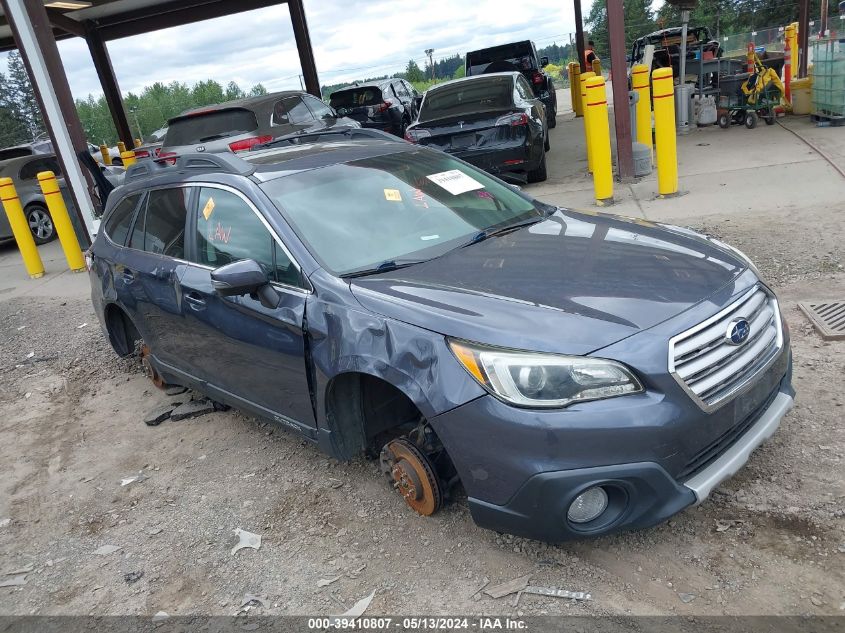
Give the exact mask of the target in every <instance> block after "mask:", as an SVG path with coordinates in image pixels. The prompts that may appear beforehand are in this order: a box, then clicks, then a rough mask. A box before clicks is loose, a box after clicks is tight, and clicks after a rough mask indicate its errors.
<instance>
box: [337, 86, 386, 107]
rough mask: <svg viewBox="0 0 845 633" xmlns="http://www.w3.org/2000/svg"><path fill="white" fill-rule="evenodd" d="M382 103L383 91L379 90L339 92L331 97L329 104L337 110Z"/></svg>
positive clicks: (365, 89)
mask: <svg viewBox="0 0 845 633" xmlns="http://www.w3.org/2000/svg"><path fill="white" fill-rule="evenodd" d="M381 102H382V96H381V90H379V89H378V88H353V89H351V90H339V91H338V92H335V93H334V94H332V96H331V97H329V103H330V104H331V106H332V107H333V108H334V109H335V110H337V109H338V108H357V107H358V106H370V105H376V104H377V103H381Z"/></svg>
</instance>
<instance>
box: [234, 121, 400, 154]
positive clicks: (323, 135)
mask: <svg viewBox="0 0 845 633" xmlns="http://www.w3.org/2000/svg"><path fill="white" fill-rule="evenodd" d="M338 137H343V138H347V139H350V140H355V139H363V138H367V139H376V140H380V141H391V142H394V143H404V142H405V141H404V140H402V139H401V138H399V137H398V136H394V135H393V134H389V133H387V132H384V131H383V130H373V129H370V128H357V127H345V128H342V129H337V130H336V129H327V130H315V131H314V132H294V133H293V134H285V135H284V136H277V137H276V138H274V139H273V140H272V141H267V142H266V143H261V144H260V145H253V146H252V147H251V148H250V151H258V150H262V149H267V148H270V147H282V146H285V145H302V144H305V143H319V142H320V141H326V140H334V139H337V138H338Z"/></svg>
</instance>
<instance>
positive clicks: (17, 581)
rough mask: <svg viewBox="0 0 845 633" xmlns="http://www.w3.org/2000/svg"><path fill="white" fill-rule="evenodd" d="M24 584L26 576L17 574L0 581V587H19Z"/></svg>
mask: <svg viewBox="0 0 845 633" xmlns="http://www.w3.org/2000/svg"><path fill="white" fill-rule="evenodd" d="M25 584H26V574H18V575H17V576H12V577H11V578H4V579H3V580H0V587H21V586H23V585H25Z"/></svg>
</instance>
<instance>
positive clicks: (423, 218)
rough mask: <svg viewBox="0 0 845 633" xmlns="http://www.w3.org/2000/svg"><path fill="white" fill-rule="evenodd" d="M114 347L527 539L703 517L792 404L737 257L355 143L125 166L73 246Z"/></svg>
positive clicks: (454, 162) (356, 135)
mask: <svg viewBox="0 0 845 633" xmlns="http://www.w3.org/2000/svg"><path fill="white" fill-rule="evenodd" d="M90 257H91V281H92V298H93V302H94V306H95V309H96V312H97V314H98V316H99V318H100V320H101V323H102V325H103V328H104V331H105V332H106V334H107V336H108V337H109V339H110V341H111V343H112V345H113V346H114V348H115V350H116V351H117V352H118V353H120V354H124V355H125V354H129V353H131V352H132V350H133V349H134V347H135V343H136V341H137V340H138V339H142V340H143V344H142V345H143V349H144V350H145V355H146V358H145V362H146V363H147V365H148V367H149V368H150V371H151V373H152V374H153V376H154V377H155V378H157V380H158V381H159V382H160V383H170V384H179V385H185V386H189V387H191V388H193V389H196V390H199V391H201V392H203V393H205V394H207V395H208V396H209V397H211V398H213V399H214V400H216V401H219V402H222V403H225V404H228V405H231V406H234V407H238V408H240V409H242V410H244V411H247V412H249V413H251V414H254V415H257V416H262V417H265V418H268V419H271V420H275V421H277V422H279V423H281V424H283V425H284V426H286V427H288V428H289V429H291V430H292V431H294V432H296V433H299V434H301V435H302V436H303V437H305V438H307V439H308V440H310V441H312V442H314V443H315V444H317V445H318V446H319V447H320V448H321V449H323V450H324V451H325V452H326V453H328V454H330V455H333V456H335V457H337V458H340V459H349V458H352V457H354V456H356V455H359V454H361V453H368V454H369V455H371V456H372V457H376V456H377V457H378V459H379V460H380V464H381V467H382V470H383V472H384V473H385V475H386V476H387V478H388V479H389V481H390V482H391V484H393V487H394V488H395V489H396V490H397V491H398V493H399V494H401V496H402V497H403V498H404V500H405V502H406V503H407V504H408V505H409V506H410V507H411V508H413V509H414V510H416V511H417V512H419V513H421V514H424V515H430V514H433V513H434V512H436V511H437V510H438V508H440V507H441V506H442V504H443V503H445V502H447V501H448V499H449V498H450V496H454V492H455V490H456V489H457V488H458V487H459V486H460V487H462V488H463V490H464V491H465V492H466V495H467V496H468V504H469V507H470V509H471V512H472V516H473V518H474V520H475V521H476V522H477V523H478V524H479V525H481V526H483V527H486V528H490V529H493V530H498V531H501V532H509V533H513V534H518V535H524V536H527V537H532V538H536V539H540V540H545V541H562V540H567V539H572V538H580V537H587V536H595V535H600V534H607V533H609V532H613V531H618V530H620V529H632V528H642V527H647V526H651V525H654V524H656V523H659V522H661V521H663V520H665V519H666V518H667V517H670V516H671V515H673V514H675V513H677V512H679V511H681V510H683V509H684V508H686V507H688V506H691V505H694V504H697V503H700V502H701V501H703V500H704V499H706V498H707V496H708V495H709V494H710V492H711V491H712V490H713V489H714V488H715V487H716V486H717V485H718V484H719V483H720V482H722V481H723V480H725V479H726V478H728V477H730V476H731V475H733V474H734V473H735V472H736V471H737V470H738V469H739V468H741V467H742V465H743V464H744V463H745V462H746V461H747V460H748V458H749V455H750V454H751V452H752V451H753V450H754V449H755V448H757V447H758V446H759V445H760V444H761V443H762V442H764V441H765V440H766V439H767V438H768V437H770V436H771V435H772V433H774V432H775V430H776V429H777V427H778V425H779V423H780V420H781V418H782V417H783V416H784V415H785V414H786V412H787V411H788V410H789V408H790V407H791V405H792V402H793V396H794V392H793V389H792V386H791V356H790V348H789V333H788V330H787V328H786V324H785V322H784V320H783V318H782V316H781V312H780V309H779V307H778V301H777V298H776V297H775V295H774V293H773V292H772V290H771V289H770V288H769V287H768V286H767V285H766V284H765V283H764V282H763V281H762V280H761V279H760V276H759V275H758V273H757V271H756V270H755V268H754V266H753V265H752V264H751V263H750V262H749V261H748V259H747V258H746V257H745V256H744V255H743V254H742V253H740V252H739V251H737V250H735V249H733V248H731V247H729V246H727V245H725V244H722V243H720V242H718V241H716V240H713V239H710V238H707V237H705V236H703V235H699V234H697V233H694V232H692V231H689V230H685V229H681V228H677V227H671V226H660V225H656V224H653V223H650V222H646V221H641V220H629V219H625V218H621V217H616V216H612V215H604V214H597V213H592V212H578V211H572V210H568V209H563V208H558V207H552V206H549V205H547V204H544V203H542V202H540V201H538V200H535V199H534V198H532V197H531V196H529V195H526V194H525V193H523V192H520V191H516V190H514V189H513V188H512V187H510V186H508V185H506V184H504V183H502V182H501V181H499V180H497V179H496V178H493V177H491V176H489V175H487V174H485V173H484V172H482V171H480V170H478V169H476V168H474V167H472V166H470V165H468V164H467V163H464V162H462V161H460V160H458V159H456V158H453V157H450V156H448V155H446V154H443V153H441V152H437V151H434V150H430V149H426V148H422V147H417V146H414V145H410V144H408V143H405V142H402V141H399V140H395V139H391V138H388V137H385V136H381V135H379V134H377V133H375V132H372V131H364V130H355V131H347V132H337V133H322V134H316V135H311V136H310V137H307V138H306V137H303V138H298V139H295V140H288V139H284V138H283V139H280V140H278V141H275V142H274V143H272V144H270V145H269V146H268V147H265V148H263V149H260V150H257V151H252V152H248V153H242V154H239V155H237V156H235V155H224V154H219V155H211V154H209V155H188V156H181V157H180V158H179V159H178V161H177V162H176V164H175V165H172V166H171V165H167V164H161V165H159V164H157V163H155V162H151V161H141V162H139V163H138V164H137V165H135V166H133V167H131V168H130V169H129V170H128V171H127V174H126V182H125V184H124V185H123V186H122V187H120V188H118V189H116V190H115V191H114V192H113V193H112V194H111V196H110V197H109V202H108V209H107V210H106V214H105V219H104V222H103V225H102V230H101V232H100V234H99V235H98V236H97V239H96V241H95V243H94V245H93V247H92V249H91V251H90Z"/></svg>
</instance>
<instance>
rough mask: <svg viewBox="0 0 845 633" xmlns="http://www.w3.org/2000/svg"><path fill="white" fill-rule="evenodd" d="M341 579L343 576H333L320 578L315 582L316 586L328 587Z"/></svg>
mask: <svg viewBox="0 0 845 633" xmlns="http://www.w3.org/2000/svg"><path fill="white" fill-rule="evenodd" d="M341 578H343V576H335V577H334V578H320V580H318V581H317V586H318V587H328V586H329V585H330V584H332V583H333V582H337V581H338V580H340V579H341Z"/></svg>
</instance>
